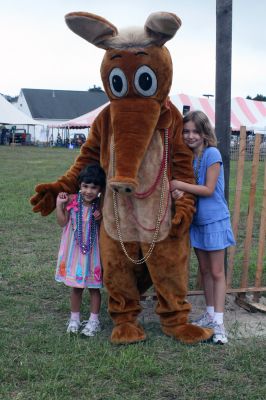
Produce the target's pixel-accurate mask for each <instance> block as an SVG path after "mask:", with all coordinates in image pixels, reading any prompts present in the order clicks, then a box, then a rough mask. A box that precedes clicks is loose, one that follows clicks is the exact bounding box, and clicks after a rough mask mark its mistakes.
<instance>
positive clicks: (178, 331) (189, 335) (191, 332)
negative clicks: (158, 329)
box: [162, 324, 213, 344]
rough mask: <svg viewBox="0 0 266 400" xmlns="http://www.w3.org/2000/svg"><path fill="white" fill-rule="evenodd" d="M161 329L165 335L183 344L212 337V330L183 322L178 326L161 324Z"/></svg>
mask: <svg viewBox="0 0 266 400" xmlns="http://www.w3.org/2000/svg"><path fill="white" fill-rule="evenodd" d="M162 331H163V333H165V334H166V335H167V336H172V337H174V338H175V339H177V340H180V342H182V343H185V344H194V343H199V342H204V341H207V340H209V339H211V338H212V336H213V330H212V329H209V328H201V327H200V326H197V325H192V324H184V325H178V326H162Z"/></svg>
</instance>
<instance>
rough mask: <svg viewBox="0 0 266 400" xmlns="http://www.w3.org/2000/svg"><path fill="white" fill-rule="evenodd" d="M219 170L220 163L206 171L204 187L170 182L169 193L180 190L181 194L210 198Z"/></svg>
mask: <svg viewBox="0 0 266 400" xmlns="http://www.w3.org/2000/svg"><path fill="white" fill-rule="evenodd" d="M220 168H221V166H220V163H215V164H212V165H211V166H210V167H209V168H208V169H207V174H206V183H205V185H193V184H190V183H186V182H182V181H177V180H172V181H171V184H170V185H171V191H173V190H174V189H178V190H182V191H183V192H187V193H191V194H194V195H196V196H203V197H208V196H211V195H212V194H213V192H214V190H215V187H216V184H217V180H218V177H219V173H220Z"/></svg>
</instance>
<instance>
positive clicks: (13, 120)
mask: <svg viewBox="0 0 266 400" xmlns="http://www.w3.org/2000/svg"><path fill="white" fill-rule="evenodd" d="M0 124H6V125H39V123H38V122H36V121H35V120H34V119H32V118H30V117H28V116H27V115H26V114H24V113H23V112H21V111H19V110H18V109H17V108H16V107H14V106H13V105H12V104H10V103H9V102H8V101H7V100H6V99H5V98H4V96H2V95H0Z"/></svg>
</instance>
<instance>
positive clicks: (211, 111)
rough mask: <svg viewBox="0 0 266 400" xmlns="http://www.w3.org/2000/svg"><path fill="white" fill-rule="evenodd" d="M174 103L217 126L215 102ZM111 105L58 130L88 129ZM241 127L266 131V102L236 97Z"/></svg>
mask: <svg viewBox="0 0 266 400" xmlns="http://www.w3.org/2000/svg"><path fill="white" fill-rule="evenodd" d="M170 99H171V101H172V103H173V104H174V105H175V106H176V107H177V108H178V109H179V111H180V112H181V113H183V107H184V106H187V107H189V108H190V111H193V110H201V111H203V112H204V113H205V114H207V115H208V117H209V119H210V121H211V123H212V125H213V126H214V125H215V100H214V98H207V97H193V96H189V95H187V94H183V93H181V94H177V95H172V96H170ZM108 104H109V102H107V103H105V104H103V105H102V106H100V107H98V108H96V109H95V110H93V111H90V112H88V113H87V114H83V115H81V116H80V117H77V118H74V119H72V120H69V121H66V122H64V123H62V124H59V125H53V127H56V128H86V127H90V126H91V125H92V123H93V121H94V120H95V118H96V117H97V115H98V114H99V113H100V112H101V111H102V110H103V109H104V108H105V107H106V106H107V105H108ZM240 126H246V128H247V129H250V130H257V131H266V102H262V101H255V100H247V99H244V98H242V97H235V98H233V99H232V101H231V127H232V130H235V131H238V130H239V129H240Z"/></svg>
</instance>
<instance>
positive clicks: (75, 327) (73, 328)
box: [67, 319, 80, 334]
mask: <svg viewBox="0 0 266 400" xmlns="http://www.w3.org/2000/svg"><path fill="white" fill-rule="evenodd" d="M79 328H80V322H79V321H77V320H75V319H70V320H69V322H68V327H67V333H75V334H77V333H78V331H79Z"/></svg>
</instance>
